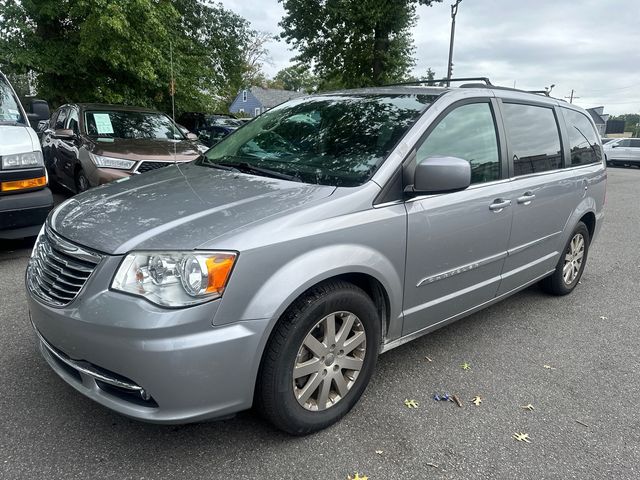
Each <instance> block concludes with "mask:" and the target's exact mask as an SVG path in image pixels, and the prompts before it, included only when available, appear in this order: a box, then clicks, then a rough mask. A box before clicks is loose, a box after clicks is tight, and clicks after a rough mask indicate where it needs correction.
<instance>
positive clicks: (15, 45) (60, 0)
mask: <svg viewBox="0 0 640 480" xmlns="http://www.w3.org/2000/svg"><path fill="white" fill-rule="evenodd" d="M0 11H1V12H2V13H1V14H0V15H1V17H2V19H3V21H2V23H1V24H0V65H2V68H3V69H5V70H7V71H9V72H11V73H16V74H24V73H27V72H34V73H35V76H36V86H37V93H38V95H39V96H41V97H43V98H45V99H47V100H49V101H50V102H51V103H52V104H53V105H54V106H55V105H58V104H60V103H64V102H70V101H85V102H88V101H97V102H108V103H125V104H133V105H141V106H151V107H156V108H160V109H163V110H165V111H169V110H170V105H171V95H170V91H171V77H172V69H171V57H173V76H174V78H175V84H174V85H175V101H176V107H177V109H178V110H201V109H202V110H208V109H214V108H217V107H218V106H219V105H220V104H222V103H225V102H226V101H227V100H228V99H229V98H230V97H232V96H234V95H235V93H236V92H237V90H238V89H239V88H240V87H241V85H242V78H243V74H244V71H245V65H244V63H243V52H244V50H245V47H246V45H247V44H248V42H249V40H250V38H251V35H252V33H253V32H252V31H251V29H250V28H249V24H248V22H247V21H246V20H244V19H243V18H242V17H240V16H238V15H236V14H234V13H232V12H230V11H227V10H225V9H224V8H223V7H222V6H221V5H216V4H214V3H212V2H206V3H202V2H198V1H197V0H173V1H170V0H109V1H107V0H29V1H24V0H22V1H21V0H0Z"/></svg>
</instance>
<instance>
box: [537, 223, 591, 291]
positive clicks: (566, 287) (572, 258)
mask: <svg viewBox="0 0 640 480" xmlns="http://www.w3.org/2000/svg"><path fill="white" fill-rule="evenodd" d="M590 240H591V239H590V236H589V229H588V228H587V226H586V225H585V224H584V223H582V222H578V225H576V228H575V229H574V230H573V233H572V234H571V238H570V239H569V242H568V243H567V246H566V247H565V249H564V253H563V255H561V256H560V260H559V261H558V264H557V265H556V270H555V272H554V273H553V274H552V275H551V276H550V277H547V278H545V279H543V280H542V281H541V282H540V283H541V285H542V288H543V289H544V290H545V291H546V292H548V293H551V294H553V295H567V294H568V293H571V292H572V291H573V289H574V288H576V285H578V282H579V281H580V278H581V277H582V272H583V271H584V267H585V265H586V263H587V254H588V253H589V242H590Z"/></svg>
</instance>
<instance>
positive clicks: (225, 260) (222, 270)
mask: <svg viewBox="0 0 640 480" xmlns="http://www.w3.org/2000/svg"><path fill="white" fill-rule="evenodd" d="M235 259H236V256H235V255H234V254H216V256H215V257H209V258H207V260H206V264H207V277H208V282H207V293H212V292H216V293H219V294H222V291H223V290H224V287H225V285H226V284H227V280H228V279H229V274H230V273H231V269H232V268H233V264H234V262H235Z"/></svg>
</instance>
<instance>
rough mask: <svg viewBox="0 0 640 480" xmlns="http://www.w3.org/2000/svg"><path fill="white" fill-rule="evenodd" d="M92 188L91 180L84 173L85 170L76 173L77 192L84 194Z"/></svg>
mask: <svg viewBox="0 0 640 480" xmlns="http://www.w3.org/2000/svg"><path fill="white" fill-rule="evenodd" d="M90 188H91V184H90V183H89V179H88V178H87V175H86V174H85V173H84V170H82V169H79V170H78V171H77V172H76V192H77V193H82V192H86V191H87V190H89V189H90Z"/></svg>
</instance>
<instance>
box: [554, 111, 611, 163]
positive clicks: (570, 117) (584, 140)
mask: <svg viewBox="0 0 640 480" xmlns="http://www.w3.org/2000/svg"><path fill="white" fill-rule="evenodd" d="M562 112H563V114H564V119H565V121H566V124H567V132H568V134H569V150H570V152H571V165H572V166H573V165H587V164H589V163H597V162H601V161H602V151H601V149H600V145H599V144H598V136H597V135H596V132H595V130H594V129H593V127H592V126H591V122H590V121H589V120H588V119H587V117H586V116H585V115H584V114H582V113H580V112H576V111H575V110H569V109H567V108H563V109H562Z"/></svg>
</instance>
